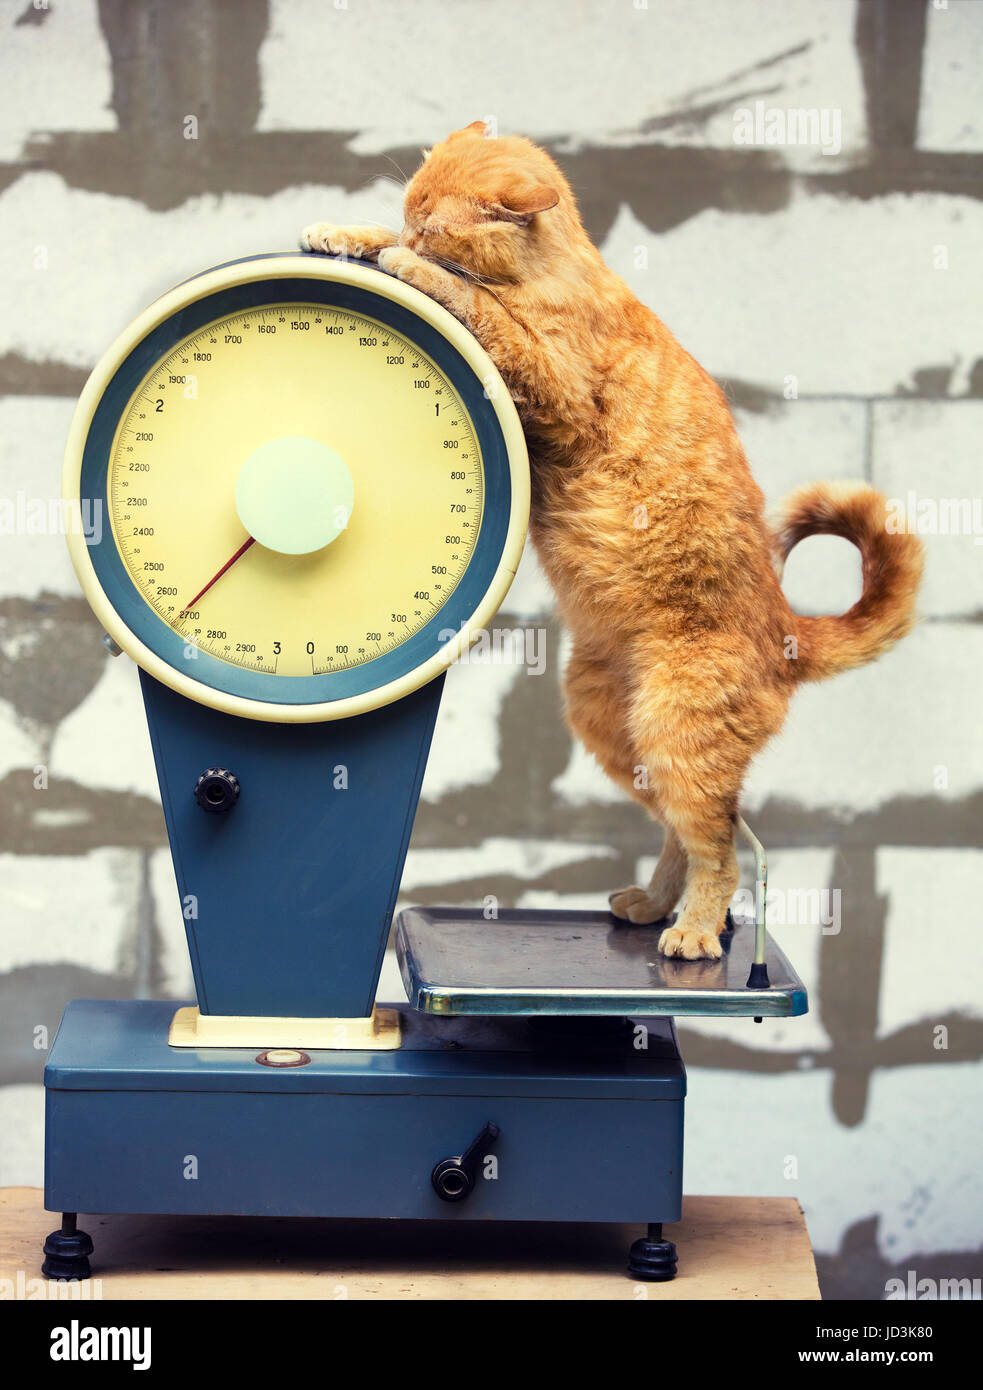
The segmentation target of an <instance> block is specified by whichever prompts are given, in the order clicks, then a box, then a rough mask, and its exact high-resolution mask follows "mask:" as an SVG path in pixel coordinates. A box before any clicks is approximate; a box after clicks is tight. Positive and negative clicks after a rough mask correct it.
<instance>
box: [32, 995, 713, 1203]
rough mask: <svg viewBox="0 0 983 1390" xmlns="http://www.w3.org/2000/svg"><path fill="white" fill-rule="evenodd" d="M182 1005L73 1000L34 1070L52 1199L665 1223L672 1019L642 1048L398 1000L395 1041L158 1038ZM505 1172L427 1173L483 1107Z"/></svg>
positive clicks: (475, 1127)
mask: <svg viewBox="0 0 983 1390" xmlns="http://www.w3.org/2000/svg"><path fill="white" fill-rule="evenodd" d="M174 1007H175V1005H174V1004H168V1003H158V1002H148V1001H134V1000H127V1001H105V1000H80V1001H76V1002H75V1003H73V1004H71V1005H69V1007H68V1010H67V1011H66V1014H65V1017H64V1020H63V1022H62V1026H61V1028H60V1030H59V1033H58V1036H57V1037H56V1039H55V1043H54V1046H53V1048H52V1052H51V1058H50V1061H49V1063H48V1066H47V1068H46V1071H45V1084H46V1087H47V1113H46V1128H47V1144H46V1168H45V1205H46V1206H47V1207H48V1208H49V1209H50V1210H56V1211H57V1210H61V1211H87V1212H172V1213H211V1214H223V1213H225V1214H242V1215H276V1216H312V1217H313V1216H321V1217H324V1216H329V1217H402V1218H414V1217H415V1218H440V1219H448V1218H452V1219H461V1220H473V1219H488V1218H495V1219H499V1220H527V1221H622V1222H628V1221H667V1222H668V1221H676V1220H678V1219H679V1216H680V1209H681V1192H682V1143H683V1105H684V1101H683V1097H684V1095H685V1089H686V1075H685V1071H684V1069H683V1065H682V1061H681V1058H680V1056H679V1050H678V1047H677V1045H676V1039H675V1033H674V1030H673V1027H672V1024H671V1021H669V1020H659V1021H656V1022H653V1021H649V1022H648V1024H647V1025H646V1030H647V1031H646V1034H645V1040H646V1041H647V1043H648V1046H647V1047H644V1048H642V1047H639V1046H638V1045H637V1038H638V1037H639V1036H640V1035H638V1034H632V1033H631V1032H628V1033H627V1034H626V1035H624V1036H623V1037H622V1038H619V1039H617V1040H615V1041H613V1042H611V1043H609V1044H608V1045H606V1046H600V1047H599V1046H598V1045H597V1043H596V1041H594V1042H593V1043H592V1044H591V1045H587V1044H584V1045H582V1046H578V1045H577V1043H576V1041H575V1040H571V1039H570V1038H569V1037H562V1038H558V1039H556V1040H554V1041H553V1042H552V1044H551V1043H550V1042H549V1040H544V1039H543V1037H542V1036H541V1035H537V1034H536V1032H535V1024H534V1023H531V1022H529V1021H527V1020H516V1019H509V1020H502V1021H482V1020H474V1019H456V1020H440V1021H435V1020H430V1019H424V1018H420V1017H418V1016H416V1015H414V1014H413V1012H412V1011H411V1010H408V1009H404V1010H403V1014H402V1016H403V1026H404V1043H403V1046H402V1047H401V1048H400V1049H399V1050H398V1051H394V1052H312V1053H311V1054H310V1055H311V1058H312V1061H311V1064H310V1065H309V1066H306V1067H298V1068H288V1069H283V1070H280V1069H271V1068H268V1067H263V1066H262V1065H259V1064H258V1063H257V1062H256V1060H255V1054H254V1053H253V1052H251V1051H247V1050H242V1049H238V1050H232V1049H218V1050H212V1049H208V1050H201V1051H196V1050H194V1049H191V1050H185V1049H173V1048H168V1046H167V1042H166V1037H167V1026H168V1023H169V1021H170V1017H171V1014H172V1013H173V1010H174ZM489 1120H491V1121H494V1123H496V1124H497V1125H498V1126H499V1129H500V1131H501V1134H500V1137H499V1140H498V1142H497V1143H496V1145H495V1147H494V1150H493V1152H494V1154H495V1156H496V1158H497V1161H498V1162H497V1173H496V1176H495V1177H494V1178H493V1179H491V1178H490V1179H489V1180H486V1181H481V1180H479V1181H478V1183H477V1185H476V1188H475V1191H474V1193H473V1194H472V1196H471V1197H469V1198H468V1200H467V1201H465V1202H462V1203H459V1204H456V1203H455V1204H449V1203H445V1202H443V1201H441V1200H440V1199H439V1198H438V1197H437V1195H436V1194H435V1192H434V1191H433V1188H432V1186H431V1184H430V1173H431V1171H432V1169H433V1166H434V1164H435V1163H436V1162H437V1161H438V1160H439V1159H441V1158H444V1157H447V1156H449V1155H454V1154H459V1153H461V1152H462V1150H463V1149H464V1147H465V1146H466V1145H467V1144H468V1143H469V1142H470V1140H471V1139H472V1138H473V1137H474V1135H475V1134H476V1133H477V1132H478V1131H479V1130H480V1129H481V1128H482V1126H483V1125H484V1124H485V1123H486V1122H487V1121H489Z"/></svg>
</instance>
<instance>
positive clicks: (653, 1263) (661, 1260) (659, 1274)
mask: <svg viewBox="0 0 983 1390" xmlns="http://www.w3.org/2000/svg"><path fill="white" fill-rule="evenodd" d="M628 1273H629V1274H630V1275H631V1277H632V1278H633V1279H646V1280H648V1282H649V1283H651V1284H656V1283H666V1282H667V1281H668V1280H669V1279H675V1277H676V1247H675V1245H673V1243H672V1241H671V1240H649V1239H647V1238H645V1237H643V1238H642V1239H641V1240H636V1241H635V1243H634V1245H633V1246H632V1247H631V1250H630V1251H629V1252H628Z"/></svg>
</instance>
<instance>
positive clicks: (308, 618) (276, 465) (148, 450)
mask: <svg viewBox="0 0 983 1390" xmlns="http://www.w3.org/2000/svg"><path fill="white" fill-rule="evenodd" d="M65 490H66V497H67V498H68V500H69V502H70V504H75V505H78V504H81V509H80V513H79V514H80V516H81V517H82V519H83V520H84V519H85V518H86V517H87V516H88V518H89V523H90V524H89V526H88V531H89V534H88V535H85V534H78V533H77V532H76V533H73V534H71V535H70V543H71V547H72V553H73V560H74V562H75V565H76V570H77V572H78V574H79V577H80V579H81V581H82V584H83V587H84V589H85V592H86V595H87V597H88V598H89V600H90V602H91V603H92V605H93V607H94V608H95V610H96V612H97V614H98V616H99V617H100V619H101V620H102V621H103V624H104V626H105V627H106V629H107V631H108V632H109V633H110V635H111V636H112V637H113V638H114V639H115V640H116V641H117V642H118V644H119V645H120V646H121V647H122V648H123V649H124V650H126V651H128V652H129V653H130V655H132V656H133V657H134V658H135V659H136V660H137V661H138V662H139V663H140V664H141V665H142V666H144V667H145V668H146V669H147V670H148V671H149V672H150V674H152V675H154V676H156V677H157V678H158V679H160V680H163V681H164V682H165V683H166V684H169V685H171V686H172V687H174V688H175V689H178V690H181V691H182V692H183V693H185V694H188V695H191V696H192V697H193V698H195V699H198V700H200V701H202V702H204V703H207V704H210V705H213V706H215V707H217V708H220V709H225V710H228V711H230V712H233V713H239V714H245V715H248V716H251V717H254V718H263V719H280V720H290V721H304V720H316V719H330V718H339V717H344V716H346V715H350V714H355V713H359V712H360V711H362V710H366V709H371V708H374V707H376V706H378V705H380V704H384V703H386V702H387V701H389V700H391V699H396V698H398V697H399V696H400V695H403V694H407V693H409V691H410V690H412V689H415V688H416V687H417V686H419V685H421V684H423V683H424V682H425V681H426V680H429V679H432V678H433V676H435V675H437V674H439V672H440V671H441V670H443V669H444V667H446V666H447V665H448V664H449V663H450V662H451V661H453V660H454V659H455V657H456V656H457V655H459V654H460V652H461V651H462V650H463V649H464V647H465V646H466V645H467V643H468V641H469V640H470V639H471V638H472V636H473V635H474V633H475V632H476V631H477V630H478V629H479V628H480V627H481V626H483V625H484V623H486V622H487V621H488V620H489V618H490V617H491V615H492V614H493V613H494V611H495V610H496V609H497V607H498V605H499V604H500V602H501V599H502V598H503V597H504V594H505V592H506V590H507V588H508V584H509V583H510V582H511V579H512V577H513V575H514V572H515V568H516V565H517V563H518V558H519V554H520V553H521V547H522V542H523V539H524V535H525V529H526V522H527V517H528V465H527V462H526V456H525V448H524V443H523V440H522V434H521V429H520V427H519V423H518V419H517V417H516V414H515V410H514V407H513V406H512V403H511V400H510V398H509V396H508V393H507V391H506V389H505V387H504V384H503V383H502V382H501V379H500V378H499V377H498V374H497V372H496V371H495V369H494V367H493V366H492V364H491V362H490V360H489V359H488V358H487V357H486V355H485V354H484V352H483V351H482V349H481V348H480V347H479V346H478V344H477V343H476V342H475V341H474V340H473V339H472V338H471V337H470V335H469V334H468V333H467V332H466V331H465V330H464V329H463V328H462V327H461V325H460V324H459V323H458V322H457V321H456V320H455V319H453V318H452V317H451V316H450V315H449V314H447V313H445V311H444V310H443V309H441V308H440V307H439V306H438V305H436V304H434V303H433V302H432V301H430V300H428V299H427V298H426V297H425V296H423V295H421V294H419V292H418V291H416V290H413V289H412V288H410V287H409V286H406V285H404V284H402V283H401V282H399V281H397V280H394V279H392V278H391V277H389V276H385V275H383V274H382V272H380V271H378V270H377V269H375V268H369V267H366V266H362V265H359V264H353V263H342V262H336V261H331V260H327V259H325V258H322V257H312V256H309V255H302V254H298V255H283V256H276V257H261V258H256V259H254V260H251V261H247V262H241V263H238V264H233V265H231V266H225V267H219V268H218V269H217V270H214V271H210V272H206V274H205V275H203V276H199V277H197V278H196V279H195V280H192V281H190V282H188V283H186V284H185V285H182V286H179V287H178V288H177V289H176V290H173V291H171V293H170V294H169V295H166V296H165V297H164V299H163V300H160V301H158V303H157V304H156V305H153V306H152V307H151V309H149V310H148V311H147V312H146V314H145V315H143V316H142V317H141V318H140V319H138V320H137V321H136V323H135V324H133V325H131V328H130V329H129V330H127V332H126V333H125V334H124V335H123V337H122V338H121V339H120V340H119V341H118V342H117V343H116V344H115V345H114V347H113V348H112V349H111V350H110V352H109V353H108V354H107V355H106V357H105V358H104V359H103V361H102V362H101V363H100V364H99V366H98V367H97V368H96V371H95V372H94V373H93V376H92V378H91V379H90V381H89V383H88V385H87V386H86V388H85V391H84V393H83V396H82V399H81V400H80V403H79V408H78V411H77V412H76V418H75V421H74V423H73V427H72V434H71V437H70V440H69V446H68V452H67V456H66V480H65ZM93 519H94V524H93Z"/></svg>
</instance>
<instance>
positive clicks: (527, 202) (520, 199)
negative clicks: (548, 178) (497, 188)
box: [499, 183, 560, 223]
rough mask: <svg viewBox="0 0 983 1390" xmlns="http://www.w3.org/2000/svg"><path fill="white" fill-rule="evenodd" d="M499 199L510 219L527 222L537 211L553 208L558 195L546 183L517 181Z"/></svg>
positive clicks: (557, 200) (547, 210)
mask: <svg viewBox="0 0 983 1390" xmlns="http://www.w3.org/2000/svg"><path fill="white" fill-rule="evenodd" d="M499 201H500V203H501V206H502V209H503V211H504V212H505V213H506V214H507V215H508V217H509V219H510V220H511V221H513V222H522V223H527V222H529V221H530V219H531V218H533V217H535V215H536V213H537V212H549V210H550V208H555V207H556V205H557V203H558V202H559V201H560V195H559V193H557V191H556V189H555V188H550V186H549V184H548V183H517V184H515V186H514V187H512V188H510V189H509V191H508V192H507V193H504V194H503V195H502V197H501V199H500V200H499Z"/></svg>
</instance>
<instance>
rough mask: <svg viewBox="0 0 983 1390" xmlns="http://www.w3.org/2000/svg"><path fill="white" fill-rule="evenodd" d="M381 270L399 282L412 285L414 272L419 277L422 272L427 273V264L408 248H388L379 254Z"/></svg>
mask: <svg viewBox="0 0 983 1390" xmlns="http://www.w3.org/2000/svg"><path fill="white" fill-rule="evenodd" d="M379 269H380V270H384V271H386V273H387V274H389V275H395V276H396V279H397V280H406V281H407V282H408V283H409V284H412V283H413V276H414V272H416V273H417V275H419V274H420V272H421V271H422V272H425V271H426V270H427V263H426V261H425V260H424V259H423V257H422V256H418V255H417V254H416V252H415V251H411V250H410V248H409V247H408V246H387V247H386V249H385V250H384V251H380V252H379Z"/></svg>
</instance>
